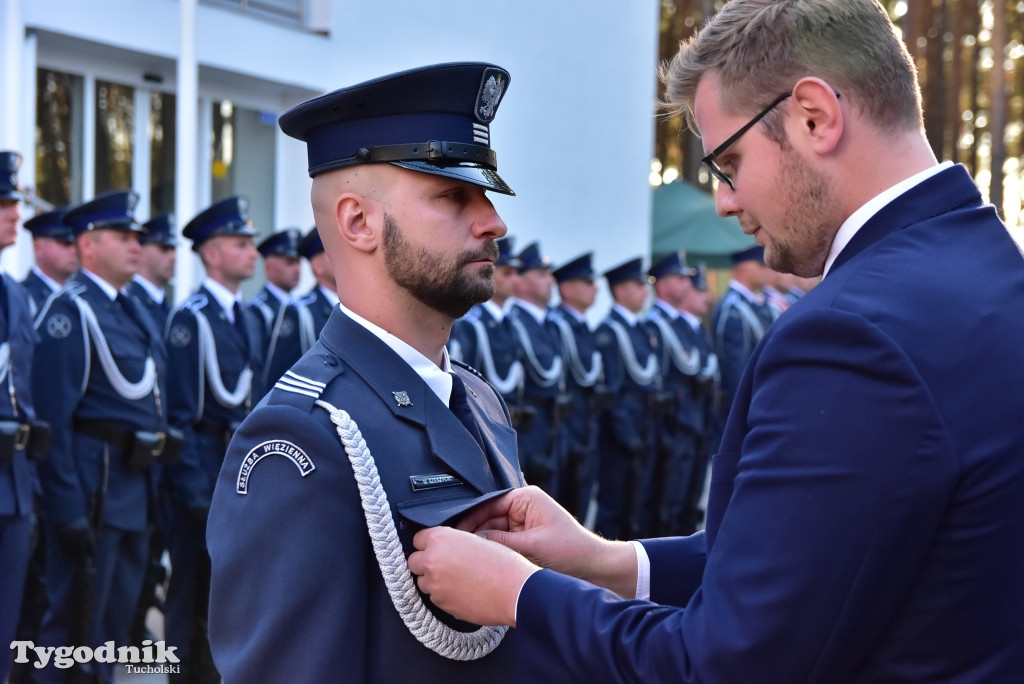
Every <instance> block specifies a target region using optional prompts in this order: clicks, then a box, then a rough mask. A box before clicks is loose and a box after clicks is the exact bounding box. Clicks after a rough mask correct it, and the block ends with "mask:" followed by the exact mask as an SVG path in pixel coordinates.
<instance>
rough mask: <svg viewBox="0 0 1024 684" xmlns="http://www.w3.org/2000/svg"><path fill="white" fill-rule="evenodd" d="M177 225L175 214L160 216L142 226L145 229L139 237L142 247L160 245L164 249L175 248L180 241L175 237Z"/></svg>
mask: <svg viewBox="0 0 1024 684" xmlns="http://www.w3.org/2000/svg"><path fill="white" fill-rule="evenodd" d="M176 226H177V224H176V223H175V221H174V214H159V215H157V216H154V217H152V218H151V219H149V220H148V221H146V222H145V223H143V224H142V227H143V228H144V229H145V231H146V232H144V233H143V234H142V235H140V236H139V244H141V245H160V246H162V247H175V246H176V245H177V244H178V241H177V240H176V239H175V237H174V229H175V227H176Z"/></svg>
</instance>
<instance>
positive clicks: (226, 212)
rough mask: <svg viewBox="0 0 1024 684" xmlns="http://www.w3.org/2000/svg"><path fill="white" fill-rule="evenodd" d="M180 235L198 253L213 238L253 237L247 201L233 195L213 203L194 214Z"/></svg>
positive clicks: (244, 198) (240, 196) (253, 232)
mask: <svg viewBox="0 0 1024 684" xmlns="http://www.w3.org/2000/svg"><path fill="white" fill-rule="evenodd" d="M181 234H182V235H184V236H185V237H187V238H188V239H189V240H191V241H192V250H193V251H198V250H199V247H200V246H201V245H202V244H203V243H204V242H206V241H207V240H209V239H210V238H213V237H220V236H230V235H248V236H253V235H255V234H256V231H254V230H253V229H252V221H250V220H249V200H248V199H247V198H246V197H243V196H242V195H235V196H234V197H228V198H227V199H222V200H220V201H219V202H214V203H213V204H211V205H210V206H209V207H207V208H206V209H203V210H202V211H201V212H199V213H198V214H196V216H195V218H193V219H192V220H191V221H189V222H188V225H186V226H185V229H184V230H182V231H181Z"/></svg>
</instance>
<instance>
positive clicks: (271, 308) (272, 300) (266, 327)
mask: <svg viewBox="0 0 1024 684" xmlns="http://www.w3.org/2000/svg"><path fill="white" fill-rule="evenodd" d="M246 306H247V307H248V308H249V310H250V311H252V313H253V318H254V319H255V323H256V329H257V330H258V331H259V344H260V348H261V349H262V350H263V354H264V355H266V353H267V348H268V347H269V346H270V335H271V334H272V333H273V332H274V327H275V326H276V325H277V317H278V316H279V315H280V313H281V310H282V309H283V308H284V306H283V305H282V303H281V300H280V299H278V298H277V297H276V296H274V293H273V292H271V291H270V290H268V289H267V288H266V287H264V288H263V289H262V290H260V291H259V292H257V293H256V295H255V296H254V297H253V298H252V299H250V300H249V301H248V302H246Z"/></svg>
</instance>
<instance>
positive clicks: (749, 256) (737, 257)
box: [729, 245, 764, 264]
mask: <svg viewBox="0 0 1024 684" xmlns="http://www.w3.org/2000/svg"><path fill="white" fill-rule="evenodd" d="M729 258H730V259H732V263H734V264H738V263H740V262H743V261H760V262H761V263H762V264H763V263H764V247H762V246H761V245H755V246H753V247H749V248H747V249H744V250H740V251H739V252H733V253H732V254H730V255H729Z"/></svg>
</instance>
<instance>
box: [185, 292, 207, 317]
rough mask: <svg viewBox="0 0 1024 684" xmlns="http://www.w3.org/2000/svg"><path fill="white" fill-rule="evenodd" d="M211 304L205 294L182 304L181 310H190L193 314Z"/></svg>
mask: <svg viewBox="0 0 1024 684" xmlns="http://www.w3.org/2000/svg"><path fill="white" fill-rule="evenodd" d="M209 302H210V299H209V297H207V296H206V295H204V294H194V295H192V296H191V297H189V298H188V299H186V300H185V301H183V302H182V303H181V306H179V307H178V309H179V310H188V311H191V312H193V313H195V312H196V311H199V310H200V309H202V308H203V307H205V306H206V305H207V304H208V303H209Z"/></svg>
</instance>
